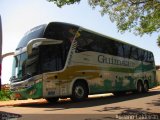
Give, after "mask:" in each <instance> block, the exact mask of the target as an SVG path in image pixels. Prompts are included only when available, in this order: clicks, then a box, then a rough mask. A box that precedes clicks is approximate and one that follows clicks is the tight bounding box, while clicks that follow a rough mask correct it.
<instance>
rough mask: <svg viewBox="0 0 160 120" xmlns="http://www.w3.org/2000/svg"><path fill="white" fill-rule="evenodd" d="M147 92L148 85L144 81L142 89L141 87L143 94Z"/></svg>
mask: <svg viewBox="0 0 160 120" xmlns="http://www.w3.org/2000/svg"><path fill="white" fill-rule="evenodd" d="M148 90H149V85H148V82H147V81H145V82H144V87H143V92H144V93H146V92H148Z"/></svg>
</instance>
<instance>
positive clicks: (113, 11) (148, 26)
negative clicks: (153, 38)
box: [48, 0, 160, 47]
mask: <svg viewBox="0 0 160 120" xmlns="http://www.w3.org/2000/svg"><path fill="white" fill-rule="evenodd" d="M48 1H49V2H54V3H55V4H56V5H57V6H59V7H62V6H64V5H70V4H74V3H77V2H80V0H48ZM88 1H89V5H90V6H91V7H92V8H96V7H97V6H99V7H100V8H101V11H100V12H101V15H102V16H103V15H105V14H108V15H109V17H110V20H111V21H112V22H115V23H116V25H117V28H118V30H119V32H122V33H123V32H125V31H127V30H128V31H130V32H131V31H133V33H134V34H135V35H140V36H142V35H144V34H152V33H154V32H158V33H159V32H160V12H159V11H160V0H88ZM157 43H158V46H159V47H160V35H159V37H158V39H157Z"/></svg>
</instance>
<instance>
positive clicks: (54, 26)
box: [44, 22, 78, 43]
mask: <svg viewBox="0 0 160 120" xmlns="http://www.w3.org/2000/svg"><path fill="white" fill-rule="evenodd" d="M77 30H78V27H77V26H74V25H70V24H65V23H58V22H55V23H50V24H49V25H48V26H47V28H46V30H45V33H44V37H45V38H50V39H56V40H63V41H64V42H66V43H67V42H69V43H71V42H72V40H73V38H74V37H75V34H76V32H77Z"/></svg>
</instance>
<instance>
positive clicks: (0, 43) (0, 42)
mask: <svg viewBox="0 0 160 120" xmlns="http://www.w3.org/2000/svg"><path fill="white" fill-rule="evenodd" d="M1 73H2V21H1V15H0V91H1V86H2V80H1Z"/></svg>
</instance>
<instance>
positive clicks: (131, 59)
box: [10, 22, 157, 102]
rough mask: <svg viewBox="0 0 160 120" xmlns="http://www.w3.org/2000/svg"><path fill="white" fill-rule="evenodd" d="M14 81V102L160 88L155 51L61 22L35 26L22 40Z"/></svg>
mask: <svg viewBox="0 0 160 120" xmlns="http://www.w3.org/2000/svg"><path fill="white" fill-rule="evenodd" d="M10 81H11V91H12V93H13V95H12V97H13V98H14V99H28V98H32V99H39V98H44V99H46V100H47V101H48V102H56V101H58V100H59V99H60V98H71V100H73V101H83V100H85V99H86V98H88V95H93V94H101V93H113V94H114V95H121V94H124V93H126V92H128V91H136V92H138V93H143V92H147V91H148V90H149V89H150V88H152V87H154V86H156V85H157V81H156V69H155V62H154V56H153V53H152V52H150V51H148V50H145V49H142V48H139V47H136V46H134V45H131V44H128V43H125V42H122V41H120V40H116V39H114V38H111V37H109V36H105V35H102V34H99V33H96V32H93V31H91V30H87V29H85V28H83V27H80V26H78V25H73V24H69V23H63V22H50V23H49V24H44V25H40V26H37V27H35V28H33V29H31V30H30V31H28V32H27V33H26V34H25V35H24V37H23V38H22V39H21V40H20V42H19V44H18V46H17V48H16V50H15V54H14V60H13V69H12V77H11V79H10Z"/></svg>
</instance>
